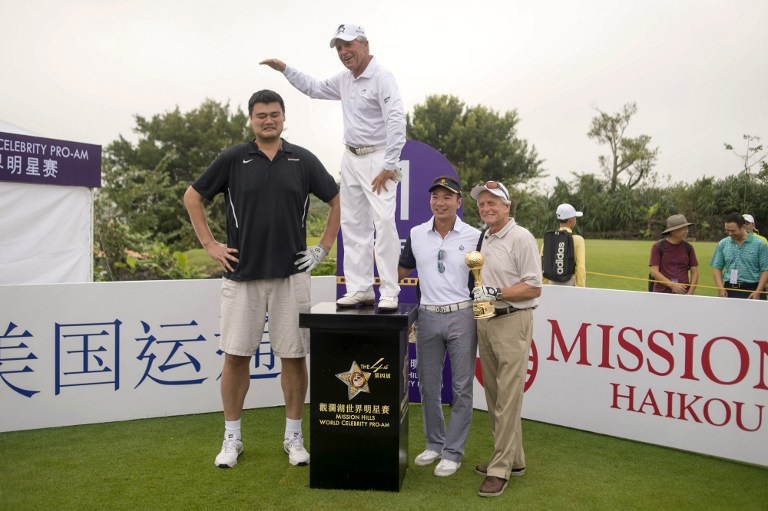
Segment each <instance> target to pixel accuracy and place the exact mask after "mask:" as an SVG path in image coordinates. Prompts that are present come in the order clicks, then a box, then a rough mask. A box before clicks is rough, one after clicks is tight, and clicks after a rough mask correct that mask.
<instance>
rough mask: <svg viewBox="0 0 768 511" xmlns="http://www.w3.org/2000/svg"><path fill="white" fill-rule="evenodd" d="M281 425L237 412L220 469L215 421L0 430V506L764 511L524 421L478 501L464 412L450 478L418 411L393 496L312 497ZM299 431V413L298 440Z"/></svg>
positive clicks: (678, 467)
mask: <svg viewBox="0 0 768 511" xmlns="http://www.w3.org/2000/svg"><path fill="white" fill-rule="evenodd" d="M446 413H447V414H448V413H450V410H449V409H448V408H446ZM284 417H285V416H284V409H283V408H282V407H276V408H262V409H256V410H247V411H245V412H244V415H243V433H244V435H245V438H244V440H245V452H244V454H243V455H242V456H241V457H240V462H239V464H238V466H237V467H235V468H234V469H227V470H223V469H219V468H216V467H214V465H213V458H214V457H215V455H216V453H217V452H218V449H219V447H220V438H221V435H222V434H223V418H222V415H221V414H220V413H210V414H201V415H193V416H184V417H169V418H161V419H147V420H137V421H127V422H118V423H108V424H94V425H86V426H77V427H66V428H52V429H43V430H32V431H21V432H10V433H2V434H0V509H2V510H11V509H13V510H27V509H45V510H47V509H57V510H58V509H61V510H70V509H71V510H89V509H109V510H120V509H126V510H135V509H152V510H155V509H185V510H186V509H259V510H261V509H300V510H310V509H312V510H314V509H328V510H337V509H355V510H367V509H376V510H382V509H390V510H394V509H440V510H454V509H455V510H466V509H521V510H534V509H554V510H560V509H568V510H594V509H606V510H608V509H610V510H614V509H617V510H619V509H620V510H645V509H649V510H656V509H707V510H719V509H722V510H734V509H738V510H740V511H742V510H766V509H768V469H766V468H761V467H756V466H751V465H745V464H741V463H736V462H731V461H725V460H721V459H717V458H712V457H708V456H703V455H698V454H692V453H687V452H683V451H677V450H673V449H668V448H662V447H657V446H652V445H647V444H641V443H637V442H632V441H629V440H622V439H617V438H611V437H606V436H601V435H596V434H592V433H587V432H583V431H577V430H572V429H568V428H563V427H559V426H553V425H549V424H544V423H539V422H533V421H524V425H523V429H524V434H525V447H526V458H527V464H528V467H527V474H526V475H525V476H524V477H516V478H513V479H512V481H510V485H509V488H508V489H507V491H506V492H505V493H504V494H503V495H502V496H501V497H498V498H495V499H482V498H480V497H478V496H477V495H476V492H477V489H478V487H479V485H480V482H481V479H482V478H481V476H479V475H477V474H475V473H474V471H473V467H474V465H475V464H478V463H485V462H487V456H488V455H489V454H490V452H491V448H492V440H491V435H490V432H489V425H488V416H487V413H486V412H483V411H475V414H474V423H473V425H472V430H471V433H470V436H469V440H468V444H467V449H466V455H465V459H464V462H463V464H462V466H461V468H460V469H459V472H458V473H457V474H456V475H454V476H452V477H449V478H437V477H434V476H433V475H432V468H433V466H429V467H417V466H415V465H413V463H412V460H413V457H414V456H415V455H416V454H418V453H419V452H421V450H423V448H424V434H423V432H422V420H421V408H420V406H419V405H412V406H411V412H410V422H409V424H410V426H409V427H410V433H409V450H410V452H409V457H410V459H411V464H410V467H409V468H408V472H407V474H406V476H405V481H404V483H403V487H402V490H401V491H400V492H377V491H347V490H317V489H310V488H309V468H308V467H292V466H290V465H289V464H288V461H287V457H286V455H285V454H284V453H283V452H282V446H281V439H282V433H283V428H284ZM307 422H308V408H307V409H306V410H305V432H307V428H308V424H307ZM256 435H259V436H260V438H259V439H256ZM307 445H308V448H309V450H310V452H311V439H310V438H308V439H307ZM358 462H359V464H360V466H362V467H365V466H366V465H367V464H370V463H375V460H368V459H364V460H358ZM363 469H364V468H363Z"/></svg>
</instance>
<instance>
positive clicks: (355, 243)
mask: <svg viewBox="0 0 768 511" xmlns="http://www.w3.org/2000/svg"><path fill="white" fill-rule="evenodd" d="M331 48H335V49H336V53H337V54H338V56H339V60H341V63H342V64H343V65H344V67H345V68H346V70H345V71H342V72H340V73H338V74H336V75H334V76H332V77H330V78H328V79H326V80H322V81H321V80H316V79H315V78H312V77H311V76H308V75H306V74H304V73H301V72H300V71H298V70H296V69H294V68H292V67H290V66H287V65H286V64H285V63H284V62H282V61H280V60H278V59H267V60H264V61H262V62H261V64H264V65H267V66H269V67H271V68H272V69H275V70H277V71H280V72H281V73H283V74H284V76H285V77H286V78H287V79H288V81H289V82H290V83H291V85H293V86H294V87H296V88H297V89H298V90H300V91H301V92H303V93H304V94H306V95H307V96H310V97H312V98H317V99H333V100H340V101H341V108H342V112H343V114H344V144H345V146H346V150H345V151H344V156H343V157H342V160H341V234H342V236H343V239H344V278H345V280H346V287H347V293H346V294H345V295H344V296H343V297H342V298H340V299H339V300H338V301H337V302H336V303H337V304H338V305H339V306H341V307H353V306H356V305H360V304H363V305H370V304H372V303H373V301H374V293H373V261H374V252H375V255H376V268H377V269H378V270H379V278H380V279H381V285H380V287H379V294H380V298H379V310H382V311H394V310H396V309H397V304H398V296H399V294H400V286H399V285H398V282H399V281H398V279H397V258H398V256H399V254H400V237H399V236H398V233H397V227H396V225H395V207H396V203H395V201H396V198H397V183H398V182H399V181H400V177H401V175H400V169H399V168H398V166H397V164H398V162H399V161H400V152H401V151H402V149H403V146H404V145H405V111H404V109H403V102H402V99H401V97H400V89H399V88H398V86H397V82H396V81H395V77H394V76H393V75H392V73H390V72H389V71H387V70H386V69H384V68H383V67H381V66H380V65H379V63H378V62H377V60H376V58H375V57H374V56H373V55H371V54H370V52H369V48H368V39H367V37H366V35H365V30H363V27H361V26H359V25H354V24H351V23H347V24H345V25H339V27H338V28H337V29H336V30H335V32H334V35H333V37H332V38H331ZM374 232H375V233H376V241H375V243H374Z"/></svg>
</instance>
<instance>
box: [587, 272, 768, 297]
mask: <svg viewBox="0 0 768 511" xmlns="http://www.w3.org/2000/svg"><path fill="white" fill-rule="evenodd" d="M587 275H599V276H601V277H611V278H615V279H624V280H641V281H643V282H654V283H659V284H663V283H664V282H663V281H661V280H654V279H649V278H648V277H627V276H626V275H613V274H611V273H600V272H596V271H588V272H587ZM699 288H703V289H714V290H715V291H718V290H719V288H718V287H717V286H707V285H704V284H696V289H699ZM745 292H746V291H745ZM750 292H751V291H750ZM760 293H761V294H768V291H760Z"/></svg>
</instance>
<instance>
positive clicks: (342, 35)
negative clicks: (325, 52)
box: [331, 23, 365, 48]
mask: <svg viewBox="0 0 768 511" xmlns="http://www.w3.org/2000/svg"><path fill="white" fill-rule="evenodd" d="M360 36H363V37H365V29H363V27H361V26H360V25H355V24H354V23H345V24H344V25H339V28H337V29H336V30H335V31H334V33H333V37H331V48H335V47H336V39H341V40H342V41H347V42H349V41H354V40H355V39H357V38H358V37H360Z"/></svg>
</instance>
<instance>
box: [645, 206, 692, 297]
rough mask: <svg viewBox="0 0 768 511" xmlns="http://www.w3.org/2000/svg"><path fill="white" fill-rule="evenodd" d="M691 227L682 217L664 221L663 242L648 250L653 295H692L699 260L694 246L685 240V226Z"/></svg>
mask: <svg viewBox="0 0 768 511" xmlns="http://www.w3.org/2000/svg"><path fill="white" fill-rule="evenodd" d="M689 225H693V224H692V223H691V222H689V221H688V220H686V218H685V216H683V215H672V216H671V217H669V218H667V228H666V229H664V231H663V232H662V234H663V235H664V239H662V240H660V241H657V242H656V243H654V244H653V246H652V247H651V259H650V262H649V263H648V266H650V267H651V278H652V279H653V280H654V281H655V282H654V283H653V292H654V293H674V294H677V295H692V294H694V293H695V292H696V285H697V284H698V282H699V261H698V260H697V259H696V250H694V248H693V245H691V244H690V243H688V242H687V241H685V238H686V237H687V236H688V226H689Z"/></svg>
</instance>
